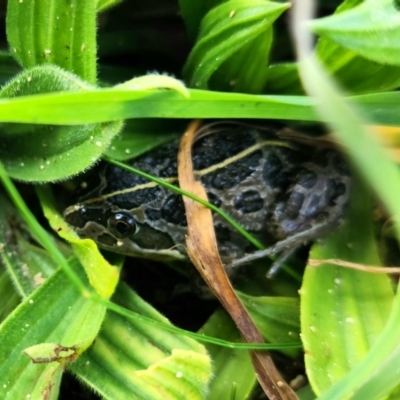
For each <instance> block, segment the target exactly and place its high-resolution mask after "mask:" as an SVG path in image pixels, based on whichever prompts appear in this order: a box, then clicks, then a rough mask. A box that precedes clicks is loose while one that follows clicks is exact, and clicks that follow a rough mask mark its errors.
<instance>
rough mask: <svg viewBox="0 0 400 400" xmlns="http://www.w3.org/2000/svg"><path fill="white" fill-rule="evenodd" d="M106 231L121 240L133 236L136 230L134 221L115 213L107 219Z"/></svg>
mask: <svg viewBox="0 0 400 400" xmlns="http://www.w3.org/2000/svg"><path fill="white" fill-rule="evenodd" d="M108 229H109V230H110V232H111V233H112V234H113V235H114V236H116V237H118V238H120V239H122V238H125V237H128V236H131V235H133V234H134V233H135V232H136V230H137V225H136V221H135V219H134V218H133V217H131V216H130V215H129V214H123V213H116V214H112V215H111V217H110V218H109V219H108Z"/></svg>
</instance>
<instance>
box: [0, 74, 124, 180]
mask: <svg viewBox="0 0 400 400" xmlns="http://www.w3.org/2000/svg"><path fill="white" fill-rule="evenodd" d="M90 88H92V87H91V86H90V85H88V84H87V83H85V82H83V81H82V80H80V79H79V78H78V77H76V76H74V75H73V74H71V73H69V72H66V71H64V70H62V69H60V68H58V67H55V66H43V67H35V68H32V69H30V70H27V71H24V72H22V73H21V74H19V75H17V77H15V78H14V79H13V80H12V81H11V82H9V83H8V84H7V85H6V86H5V87H3V89H2V90H1V92H0V98H7V97H20V96H27V95H31V94H37V93H51V92H60V91H82V90H83V91H86V90H89V89H90ZM66 112H67V111H66ZM67 113H68V112H67ZM120 128H121V123H120V122H113V123H105V124H87V125H80V126H76V127H70V126H52V125H49V126H43V125H33V124H3V125H2V126H1V127H0V137H1V145H0V157H1V159H2V161H3V163H4V165H5V167H6V168H7V171H8V173H9V174H10V176H11V177H13V178H16V179H19V180H23V181H29V182H38V181H39V182H46V181H54V180H58V179H65V178H67V177H69V176H71V175H75V174H77V173H79V172H81V171H82V170H84V169H86V168H88V167H89V166H90V165H92V164H93V163H94V162H95V161H96V160H97V159H98V158H99V157H100V156H101V154H102V153H103V151H104V150H105V148H107V146H108V143H109V142H110V140H111V138H112V137H113V136H114V135H116V134H117V133H118V131H119V130H120Z"/></svg>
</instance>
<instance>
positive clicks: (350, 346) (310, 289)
mask: <svg viewBox="0 0 400 400" xmlns="http://www.w3.org/2000/svg"><path fill="white" fill-rule="evenodd" d="M353 192H354V193H353V198H352V202H351V205H352V206H351V210H350V212H349V213H348V216H347V218H346V221H345V223H344V224H343V226H342V227H341V228H340V229H339V230H338V231H336V232H334V233H333V234H331V235H330V236H329V237H328V238H326V239H324V240H323V241H322V242H321V243H319V244H315V245H314V246H313V248H312V251H311V253H310V258H311V259H312V260H321V262H322V265H319V266H317V267H310V266H308V267H307V269H306V272H305V275H304V281H303V285H302V288H301V291H300V294H301V325H302V339H303V343H304V348H305V360H306V368H307V376H308V378H309V380H310V383H311V385H312V387H313V389H314V391H315V393H317V394H319V395H320V394H321V393H322V392H324V391H325V390H326V389H328V388H329V387H331V386H332V384H334V383H336V382H337V381H339V379H340V378H342V377H343V376H344V375H345V374H346V373H348V372H349V371H350V370H351V369H352V368H353V367H354V366H355V365H357V364H358V363H359V362H360V361H361V360H362V359H363V358H364V357H365V355H366V354H367V352H368V351H369V349H370V348H371V346H372V345H373V344H374V342H375V341H376V339H377V337H378V336H379V334H380V333H381V332H382V330H383V328H384V326H385V324H386V322H387V319H388V316H389V314H390V310H391V306H392V302H393V297H394V294H393V289H392V286H391V282H390V280H389V278H388V277H387V276H386V275H383V274H373V273H367V272H363V271H356V270H354V269H349V268H344V267H341V266H335V265H329V263H327V264H324V263H323V260H344V261H348V262H354V263H358V264H361V265H365V266H368V265H373V266H375V265H380V260H379V254H378V248H377V246H376V243H375V238H374V234H373V227H372V218H371V212H372V202H371V201H370V200H369V197H370V196H369V195H368V194H367V193H366V192H365V189H364V190H362V189H360V187H359V185H357V187H356V188H355V190H354V191H353Z"/></svg>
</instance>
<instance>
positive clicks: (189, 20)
mask: <svg viewBox="0 0 400 400" xmlns="http://www.w3.org/2000/svg"><path fill="white" fill-rule="evenodd" d="M178 1H179V9H180V12H181V14H182V18H183V20H184V22H185V25H186V29H187V31H188V34H189V37H190V38H191V39H192V40H194V39H195V38H196V36H197V33H198V30H199V26H200V23H201V20H202V19H203V17H204V15H205V14H207V12H208V11H210V10H211V9H212V8H213V7H215V6H217V5H218V4H222V3H225V2H227V1H229V0H178Z"/></svg>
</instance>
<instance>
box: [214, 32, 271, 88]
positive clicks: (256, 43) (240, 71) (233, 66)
mask: <svg viewBox="0 0 400 400" xmlns="http://www.w3.org/2000/svg"><path fill="white" fill-rule="evenodd" d="M272 36H273V35H272V28H270V29H267V30H266V31H265V32H264V33H262V34H261V35H259V36H258V37H256V38H255V39H254V40H252V41H251V42H249V43H247V44H246V45H244V46H243V47H242V48H241V49H240V50H238V51H237V52H236V53H235V54H234V56H232V57H230V58H228V59H227V60H226V61H225V62H224V63H223V64H222V65H221V66H220V67H219V68H218V70H217V71H216V72H215V73H214V74H213V75H212V76H211V78H210V82H209V86H210V87H211V88H213V89H214V90H221V91H226V92H239V93H260V92H261V91H262V88H263V86H264V85H265V81H266V79H267V75H268V68H267V63H268V55H269V52H270V48H271V43H272Z"/></svg>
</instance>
